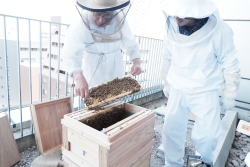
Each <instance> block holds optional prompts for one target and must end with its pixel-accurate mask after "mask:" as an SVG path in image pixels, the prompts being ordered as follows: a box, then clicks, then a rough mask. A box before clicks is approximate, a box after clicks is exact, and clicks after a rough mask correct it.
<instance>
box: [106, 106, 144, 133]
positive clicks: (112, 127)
mask: <svg viewBox="0 0 250 167" xmlns="http://www.w3.org/2000/svg"><path fill="white" fill-rule="evenodd" d="M146 111H147V109H145V110H142V111H139V112H137V113H135V114H133V115H131V116H129V117H127V118H125V119H123V120H121V121H119V122H117V123H115V124H114V125H112V126H109V127H107V128H106V129H105V130H104V131H103V132H104V133H107V132H108V131H111V130H112V129H115V128H116V127H118V126H120V125H122V124H123V123H125V122H127V121H129V120H131V119H133V118H135V117H137V116H139V115H141V114H143V113H145V112H146Z"/></svg>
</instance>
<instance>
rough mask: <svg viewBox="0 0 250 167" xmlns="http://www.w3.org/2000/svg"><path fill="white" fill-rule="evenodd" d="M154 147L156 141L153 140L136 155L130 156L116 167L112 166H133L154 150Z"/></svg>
mask: <svg viewBox="0 0 250 167" xmlns="http://www.w3.org/2000/svg"><path fill="white" fill-rule="evenodd" d="M153 145H154V140H153V139H152V140H151V141H149V142H148V143H147V144H145V145H144V146H142V147H141V149H140V150H138V151H137V152H136V153H134V154H130V155H129V156H128V157H127V158H126V159H123V160H122V162H121V163H120V164H118V165H116V166H111V167H123V166H132V165H133V164H135V163H136V161H138V160H139V159H140V158H141V157H142V156H143V155H144V154H145V153H147V152H148V150H150V149H152V147H153ZM147 167H149V166H147Z"/></svg>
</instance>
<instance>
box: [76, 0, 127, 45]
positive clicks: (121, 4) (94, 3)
mask: <svg viewBox="0 0 250 167" xmlns="http://www.w3.org/2000/svg"><path fill="white" fill-rule="evenodd" d="M130 6H131V4H130V1H129V0H77V1H76V8H77V11H78V13H79V15H80V17H81V19H82V21H83V23H84V25H85V26H86V28H87V29H88V30H89V31H90V33H91V35H92V37H93V39H94V41H95V42H102V43H107V42H115V41H118V40H120V39H121V37H122V33H121V31H120V30H121V29H122V27H123V25H124V22H125V19H126V16H127V14H128V11H129V9H130Z"/></svg>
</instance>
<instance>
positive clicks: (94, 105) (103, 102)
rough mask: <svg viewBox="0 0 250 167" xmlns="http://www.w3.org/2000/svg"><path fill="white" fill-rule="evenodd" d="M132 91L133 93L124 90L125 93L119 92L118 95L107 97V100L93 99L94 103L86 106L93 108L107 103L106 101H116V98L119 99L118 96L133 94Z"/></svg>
mask: <svg viewBox="0 0 250 167" xmlns="http://www.w3.org/2000/svg"><path fill="white" fill-rule="evenodd" d="M132 93H133V91H129V92H123V93H121V94H119V95H117V96H113V97H110V98H107V99H105V100H103V101H101V102H98V101H97V100H96V99H93V104H91V105H89V106H87V107H86V108H87V109H89V108H93V107H100V106H104V105H106V103H109V102H111V101H114V100H116V99H118V98H120V97H123V96H127V95H130V94H132Z"/></svg>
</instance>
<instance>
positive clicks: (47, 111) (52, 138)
mask: <svg viewBox="0 0 250 167" xmlns="http://www.w3.org/2000/svg"><path fill="white" fill-rule="evenodd" d="M30 110H31V116H32V122H33V126H34V131H35V138H36V144H37V149H38V153H39V155H40V154H43V153H45V152H47V151H49V150H51V149H54V148H57V147H61V146H62V125H61V119H62V118H63V116H64V115H65V114H68V113H71V112H72V111H73V108H72V102H71V97H65V98H60V99H56V100H52V101H49V102H42V103H39V104H32V105H31V106H30Z"/></svg>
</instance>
